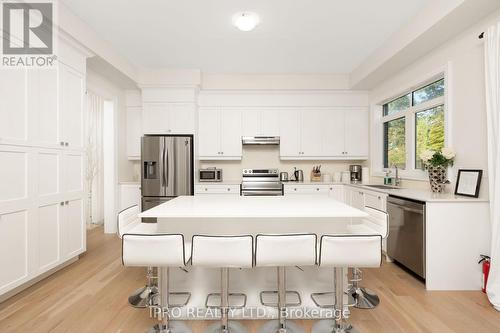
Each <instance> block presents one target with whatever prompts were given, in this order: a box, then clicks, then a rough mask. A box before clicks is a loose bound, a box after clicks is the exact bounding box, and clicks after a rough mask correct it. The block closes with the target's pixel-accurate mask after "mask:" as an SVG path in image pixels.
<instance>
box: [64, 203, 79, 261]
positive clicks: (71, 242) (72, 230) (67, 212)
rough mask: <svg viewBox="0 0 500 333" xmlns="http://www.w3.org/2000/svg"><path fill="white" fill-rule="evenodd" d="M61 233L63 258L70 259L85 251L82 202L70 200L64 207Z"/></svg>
mask: <svg viewBox="0 0 500 333" xmlns="http://www.w3.org/2000/svg"><path fill="white" fill-rule="evenodd" d="M61 232H62V236H63V242H62V244H63V255H62V257H63V258H71V257H74V256H75V255H78V254H80V253H81V252H83V251H84V250H85V244H84V238H83V237H84V232H85V219H84V212H83V200H82V199H75V200H70V201H69V202H68V203H67V204H65V206H64V218H63V221H62V226H61Z"/></svg>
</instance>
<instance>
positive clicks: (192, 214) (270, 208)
mask: <svg viewBox="0 0 500 333" xmlns="http://www.w3.org/2000/svg"><path fill="white" fill-rule="evenodd" d="M139 216H140V217H156V218H337V217H340V218H346V217H366V216H368V214H367V213H365V212H363V211H361V210H359V209H356V208H353V207H351V206H348V205H346V204H344V203H341V202H339V201H337V200H335V199H333V198H331V197H326V196H325V197H318V196H310V195H294V196H272V197H240V196H234V197H233V196H180V197H177V198H175V199H173V200H170V201H168V202H166V203H163V204H161V205H159V206H156V207H154V208H151V209H149V210H147V211H145V212H142V213H141V214H140V215H139Z"/></svg>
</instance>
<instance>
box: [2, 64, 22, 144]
mask: <svg viewBox="0 0 500 333" xmlns="http://www.w3.org/2000/svg"><path fill="white" fill-rule="evenodd" d="M26 100H27V82H26V71H24V70H20V69H14V70H5V69H4V70H1V71H0V139H1V140H2V141H9V140H12V141H25V140H26V139H27V132H26V131H27V125H28V115H27V101H26Z"/></svg>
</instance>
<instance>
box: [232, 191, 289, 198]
mask: <svg viewBox="0 0 500 333" xmlns="http://www.w3.org/2000/svg"><path fill="white" fill-rule="evenodd" d="M241 195H242V196H244V197H252V196H253V197H257V196H279V195H283V191H281V190H241Z"/></svg>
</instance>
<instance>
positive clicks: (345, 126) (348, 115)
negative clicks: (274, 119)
mask: <svg viewBox="0 0 500 333" xmlns="http://www.w3.org/2000/svg"><path fill="white" fill-rule="evenodd" d="M280 136H281V142H280V156H281V158H282V159H366V158H368V110H367V108H328V109H305V108H301V109H292V110H282V111H281V113H280Z"/></svg>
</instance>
